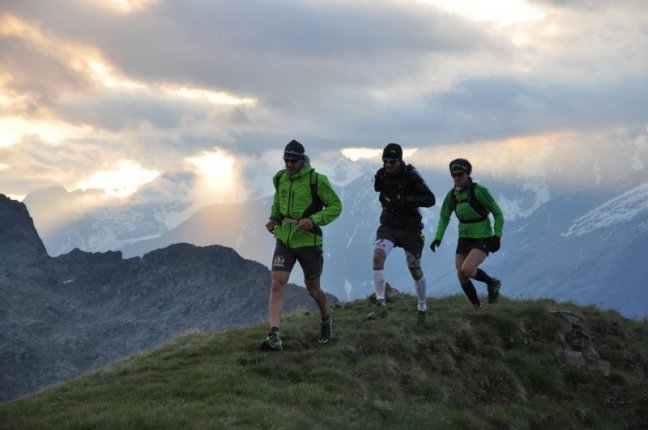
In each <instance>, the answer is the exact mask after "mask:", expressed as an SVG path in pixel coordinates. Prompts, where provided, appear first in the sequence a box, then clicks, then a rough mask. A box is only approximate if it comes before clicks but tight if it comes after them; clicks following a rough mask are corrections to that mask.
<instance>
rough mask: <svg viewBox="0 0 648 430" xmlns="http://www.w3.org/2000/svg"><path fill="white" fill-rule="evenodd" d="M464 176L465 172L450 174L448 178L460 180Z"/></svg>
mask: <svg viewBox="0 0 648 430" xmlns="http://www.w3.org/2000/svg"><path fill="white" fill-rule="evenodd" d="M465 174H466V172H450V176H452V177H453V178H461V177H463V176H464V175H465Z"/></svg>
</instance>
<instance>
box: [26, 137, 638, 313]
mask: <svg viewBox="0 0 648 430" xmlns="http://www.w3.org/2000/svg"><path fill="white" fill-rule="evenodd" d="M415 155H416V158H415V159H413V160H411V161H412V163H413V164H414V165H415V166H416V167H417V168H418V170H419V171H420V173H421V174H422V176H423V177H424V178H425V179H426V181H427V182H428V185H429V186H430V188H431V189H432V190H433V191H434V192H435V194H436V196H437V200H438V203H437V206H436V207H434V208H431V209H422V213H423V216H424V223H425V230H424V233H425V236H426V248H425V251H424V255H423V259H422V263H423V268H424V271H425V275H426V279H427V283H428V291H429V294H430V295H433V296H434V295H445V294H449V293H456V292H457V291H458V289H459V287H458V284H457V281H456V277H455V269H454V248H455V243H456V224H455V222H454V221H453V222H452V223H451V225H450V226H449V228H448V230H447V233H446V236H445V238H444V243H443V244H442V246H441V248H440V249H439V250H438V251H437V252H436V253H435V254H432V253H431V252H430V251H429V249H428V248H427V245H429V243H430V242H431V240H432V236H433V234H434V229H435V228H436V223H437V215H438V210H439V206H440V205H441V200H442V199H443V197H444V195H445V193H446V192H447V190H448V189H449V187H450V183H451V182H450V179H449V178H448V176H447V173H446V172H445V170H442V171H439V170H438V169H436V168H432V167H431V166H435V165H437V164H438V163H436V164H435V163H434V162H433V161H434V160H437V159H438V158H439V157H440V156H443V157H445V158H449V155H448V154H439V153H437V152H434V151H433V150H420V151H418V152H417V153H416V154H415ZM468 158H470V157H468ZM479 163H480V161H479V160H475V161H474V164H475V169H474V170H475V175H474V176H475V180H476V181H478V182H482V183H483V184H484V185H486V186H487V187H488V188H489V189H490V190H491V192H492V193H493V194H494V196H495V197H496V199H497V200H498V202H499V203H500V205H501V206H502V209H503V210H504V213H505V218H506V225H505V230H504V238H503V241H502V244H503V245H502V250H501V251H500V252H498V253H496V254H493V255H492V256H491V257H490V258H489V259H488V260H487V262H486V263H485V264H484V268H485V270H487V271H489V272H492V274H494V275H496V276H498V277H500V278H501V279H502V280H503V284H504V286H503V293H504V294H508V295H511V296H521V297H551V298H557V299H569V300H573V301H575V302H577V303H579V304H595V305H600V306H603V307H611V308H615V309H618V310H620V311H621V312H622V313H623V314H624V315H626V316H632V317H643V316H646V315H648V305H644V304H643V303H646V302H648V301H646V300H644V299H645V298H646V296H645V294H646V293H645V291H646V290H647V289H646V288H645V287H646V281H645V279H648V266H646V265H645V264H644V263H643V262H642V258H643V255H645V251H643V250H645V249H646V247H645V245H646V240H647V239H646V238H647V237H648V235H646V229H647V228H646V224H647V222H648V221H647V216H648V209H647V208H646V205H645V201H646V198H645V197H646V192H645V189H646V184H647V183H648V135H647V136H639V137H638V138H636V139H635V140H632V141H630V140H628V141H621V142H619V143H616V144H613V145H607V146H606V145H601V144H596V145H591V147H590V146H587V145H576V144H570V143H568V142H567V143H565V144H564V145H561V146H552V147H544V146H542V145H538V147H537V148H525V149H524V150H517V149H515V148H514V147H512V149H511V151H509V152H507V153H503V154H501V156H490V158H489V164H488V165H480V164H479ZM340 166H342V167H344V166H346V167H347V168H348V163H347V164H340ZM340 166H338V168H342V167H340ZM315 167H316V168H317V166H315ZM376 167H377V166H368V165H366V166H365V167H364V168H363V169H360V170H358V169H357V167H356V171H355V172H354V176H355V177H357V179H355V180H353V181H351V182H345V183H344V185H343V186H338V187H337V188H336V189H337V191H338V192H339V194H340V196H341V198H342V201H343V213H342V215H341V217H340V218H339V219H338V220H336V221H335V222H334V223H332V224H331V225H330V226H327V227H325V228H324V232H325V233H324V234H325V239H324V250H325V253H326V256H325V268H324V275H323V287H324V288H325V289H326V290H327V291H328V292H330V293H331V294H334V295H336V296H338V297H341V298H343V299H355V298H359V297H363V296H366V295H368V294H369V293H371V292H372V291H373V286H372V283H371V253H372V247H373V241H374V236H375V230H376V228H377V225H378V217H379V214H380V207H379V204H378V201H377V196H376V193H375V192H374V191H373V185H372V183H371V180H372V178H373V173H374V172H375V170H376ZM338 170H339V169H338ZM324 173H326V172H324ZM336 174H339V172H337V170H336ZM342 176H344V175H342ZM268 180H270V179H268ZM180 195H181V194H180ZM181 196H182V195H181ZM38 200H39V199H38V198H35V197H34V196H28V198H27V199H26V200H25V203H26V204H27V206H28V207H30V208H31V206H32V205H36V203H37V202H38ZM270 203H271V199H270V198H269V197H267V198H263V199H258V200H254V201H249V202H244V203H233V204H217V205H211V206H207V207H203V208H201V209H199V210H196V211H194V212H193V213H191V215H187V214H188V213H189V212H190V211H189V210H188V209H187V206H186V204H185V205H184V206H183V205H182V204H179V206H176V207H175V208H174V207H169V206H167V207H166V209H164V210H161V209H160V207H159V206H147V207H144V206H137V205H130V206H122V207H119V208H113V209H112V210H111V212H104V213H105V214H106V215H105V216H101V217H100V216H98V215H97V214H98V213H100V212H98V211H97V210H95V211H90V212H87V213H85V214H82V215H80V216H79V217H78V218H77V219H76V220H74V221H73V222H70V223H68V224H67V225H66V227H65V229H64V230H61V231H60V232H65V234H64V236H65V238H66V241H63V240H59V239H57V238H60V237H61V236H60V234H61V233H60V232H59V233H57V232H56V230H54V234H51V235H48V236H47V237H45V238H44V242H45V245H46V247H47V249H48V250H50V249H57V250H59V251H62V250H65V252H67V251H69V250H70V249H72V247H73V246H78V247H80V248H81V249H86V250H87V249H90V250H101V251H106V250H109V249H119V250H121V251H122V252H123V254H124V256H126V257H131V256H141V255H143V254H144V253H146V252H148V251H151V250H153V249H157V248H161V247H164V246H168V245H170V244H173V243H178V242H188V243H193V244H195V245H201V246H206V245H211V244H220V245H224V246H229V247H232V248H234V249H235V250H236V251H237V252H239V253H240V254H241V255H242V256H244V257H245V258H249V259H252V260H255V261H259V262H261V263H262V264H264V265H266V266H267V265H269V261H270V257H271V255H272V249H273V246H274V239H273V237H272V236H271V235H269V234H268V233H267V232H266V231H265V229H264V224H265V222H266V220H267V217H268V214H269V207H270ZM166 204H167V205H169V204H171V203H169V202H167V203H166ZM164 211H166V212H165V213H166V214H171V213H172V214H175V217H176V218H175V219H176V220H177V219H179V218H181V215H179V214H184V215H186V218H185V219H184V221H183V222H180V223H176V224H177V225H175V226H174V227H170V228H165V227H164V224H163V223H159V222H158V223H157V224H156V221H154V220H156V219H158V220H159V219H161V217H160V215H159V214H160V213H161V212H164ZM183 211H184V212H183ZM41 216H42V217H46V213H44V212H43V213H39V214H38V215H34V217H35V218H38V217H41ZM162 218H163V217H162ZM140 223H141V225H142V226H143V227H141V228H140V227H138V226H139V225H140ZM132 231H136V232H137V235H130V233H127V232H132ZM109 232H112V233H109ZM77 236H78V238H77V239H75V240H72V238H74V237H77ZM135 237H137V238H139V239H140V240H134V238H135ZM111 238H112V239H113V240H110V239H111ZM117 238H118V239H117ZM127 238H130V239H128V240H127ZM122 239H123V240H122ZM91 244H92V246H90V245H91ZM386 270H387V272H386V273H387V278H388V280H389V282H390V283H391V284H392V285H394V286H395V287H396V288H398V289H399V290H401V291H409V292H413V291H414V290H413V285H412V281H411V278H410V275H409V273H408V271H407V269H406V267H405V260H404V255H403V253H402V251H401V250H400V249H396V250H394V251H393V253H392V255H390V257H389V258H388V260H387V264H386ZM292 279H293V280H296V281H297V282H301V275H300V272H299V269H297V271H296V273H295V275H294V276H293V278H292Z"/></svg>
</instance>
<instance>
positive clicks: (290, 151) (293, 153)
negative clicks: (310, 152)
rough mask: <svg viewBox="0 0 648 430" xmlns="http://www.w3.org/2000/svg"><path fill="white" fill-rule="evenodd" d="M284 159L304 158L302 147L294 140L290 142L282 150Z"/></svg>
mask: <svg viewBox="0 0 648 430" xmlns="http://www.w3.org/2000/svg"><path fill="white" fill-rule="evenodd" d="M284 158H304V145H302V144H301V143H299V142H297V141H296V140H294V139H293V140H291V141H290V142H288V144H287V145H286V149H284Z"/></svg>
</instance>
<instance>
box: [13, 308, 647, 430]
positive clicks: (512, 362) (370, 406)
mask: <svg viewBox="0 0 648 430" xmlns="http://www.w3.org/2000/svg"><path fill="white" fill-rule="evenodd" d="M429 308H430V314H429V322H430V324H429V327H427V328H424V329H422V328H419V327H417V326H416V311H415V309H416V299H415V298H414V297H409V296H406V297H404V298H401V299H400V300H398V301H396V302H394V303H391V304H389V317H388V318H387V319H384V320H377V321H367V320H366V319H365V315H366V314H367V312H368V311H369V309H370V304H369V303H368V302H367V301H357V302H352V303H347V304H344V306H342V307H338V308H336V309H335V310H333V313H332V315H333V318H334V339H333V340H332V342H331V343H330V344H328V345H320V344H318V343H317V338H318V330H319V318H318V316H317V315H315V314H312V315H311V314H308V313H304V312H302V313H300V314H297V315H293V316H290V317H287V318H285V319H284V321H283V324H282V338H283V341H284V347H285V351H284V352H282V353H264V352H261V351H259V350H258V347H259V344H260V342H261V340H262V339H263V337H264V336H265V334H266V330H267V327H266V326H265V325H260V324H256V325H252V326H248V327H244V328H240V329H235V330H229V331H225V332H215V333H204V332H191V333H187V334H186V335H184V336H181V337H179V338H176V339H175V340H173V341H172V342H170V343H169V344H167V345H165V346H163V347H162V348H159V349H157V350H155V351H151V352H148V353H143V354H138V355H134V356H131V357H129V358H127V359H124V360H122V361H120V362H117V363H115V364H113V365H111V366H108V367H105V368H103V369H101V370H99V371H96V372H93V373H91V374H87V375H84V376H82V377H79V378H76V379H74V380H71V381H67V382H64V383H61V384H58V385H55V386H52V387H50V388H48V389H46V390H43V391H41V392H38V393H36V394H33V395H31V396H28V397H26V398H22V399H18V400H15V401H12V402H8V403H5V404H1V405H0V428H2V429H49V428H57V429H68V428H69V429H96V428H99V429H122V428H123V429H126V428H128V429H131V428H136V429H149V428H150V429H179V428H190V429H213V428H236V429H249V428H263V429H304V428H308V429H330V428H336V429H365V428H426V429H455V428H457V429H506V428H511V429H513V428H515V429H542V430H546V429H550V428H564V429H581V428H594V429H597V428H598V429H616V428H619V429H623V428H641V426H642V425H646V424H647V423H648V381H647V379H646V375H648V346H647V345H648V322H647V321H645V320H644V321H632V320H627V319H624V318H622V317H621V316H619V315H618V314H617V313H614V312H610V311H600V310H598V309H596V308H593V307H585V308H582V307H578V306H576V305H574V304H571V303H556V302H553V301H551V300H542V301H511V300H506V299H503V300H501V302H500V303H498V304H496V305H492V306H485V307H484V308H482V309H481V310H475V309H473V308H472V307H471V306H470V305H469V304H468V302H467V300H466V299H465V298H464V297H460V296H453V297H445V298H442V299H430V300H429ZM557 310H560V311H568V312H571V313H573V314H575V315H576V316H577V317H578V318H579V327H578V329H579V330H580V332H582V333H584V334H585V335H586V336H587V339H588V340H587V342H586V344H585V345H583V344H582V339H584V338H583V337H582V336H581V338H578V339H577V340H579V339H580V341H581V344H578V345H579V347H582V349H583V351H586V352H587V354H585V352H584V354H585V355H587V356H588V357H590V360H589V361H588V362H587V364H586V365H585V366H582V367H578V366H576V365H574V364H570V363H568V362H567V360H566V359H565V357H564V347H565V339H569V338H570V336H573V327H572V326H571V325H570V324H568V323H566V322H565V321H564V320H563V319H561V318H560V317H559V316H557V315H556V314H555V311H557ZM580 332H579V333H580ZM592 357H594V358H592Z"/></svg>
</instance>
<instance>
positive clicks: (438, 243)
mask: <svg viewBox="0 0 648 430" xmlns="http://www.w3.org/2000/svg"><path fill="white" fill-rule="evenodd" d="M438 246H441V241H440V240H439V239H436V240H434V241H433V242H432V243H431V244H430V249H431V250H432V252H436V249H437V247H438Z"/></svg>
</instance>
